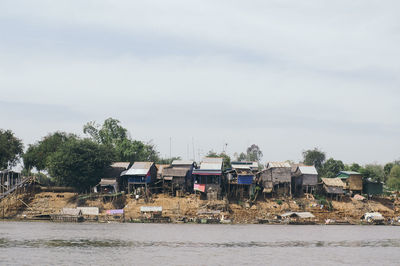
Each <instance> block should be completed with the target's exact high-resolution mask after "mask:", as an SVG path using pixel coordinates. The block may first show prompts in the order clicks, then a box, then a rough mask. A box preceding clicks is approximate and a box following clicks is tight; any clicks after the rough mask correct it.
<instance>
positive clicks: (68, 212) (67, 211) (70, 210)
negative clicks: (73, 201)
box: [61, 208, 82, 216]
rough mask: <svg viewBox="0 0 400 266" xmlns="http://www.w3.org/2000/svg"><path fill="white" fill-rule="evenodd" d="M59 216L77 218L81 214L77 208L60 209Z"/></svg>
mask: <svg viewBox="0 0 400 266" xmlns="http://www.w3.org/2000/svg"><path fill="white" fill-rule="evenodd" d="M61 214H64V215H74V216H78V215H82V212H81V210H79V209H77V208H62V210H61Z"/></svg>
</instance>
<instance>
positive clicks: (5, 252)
mask: <svg viewBox="0 0 400 266" xmlns="http://www.w3.org/2000/svg"><path fill="white" fill-rule="evenodd" d="M0 262H1V263H0V264H1V265H71V264H74V265H345V264H352V265H375V264H379V265H399V263H400V227H394V226H346V225H342V226H334V225H329V226H325V225H310V226H301V225H201V224H129V223H125V224H99V223H81V224H73V223H50V222H0Z"/></svg>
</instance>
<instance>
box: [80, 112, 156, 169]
mask: <svg viewBox="0 0 400 266" xmlns="http://www.w3.org/2000/svg"><path fill="white" fill-rule="evenodd" d="M83 132H84V133H85V134H88V135H89V136H90V138H91V139H92V140H93V141H95V142H97V143H99V144H104V145H107V146H108V147H109V148H110V149H113V150H114V151H115V155H116V158H115V160H117V161H129V162H135V161H152V162H157V161H158V160H159V159H160V158H159V155H158V152H157V150H156V147H155V145H154V144H152V143H151V142H149V143H144V142H142V141H139V140H132V139H131V138H130V136H129V134H128V130H127V129H125V128H124V127H122V126H121V125H120V121H119V120H117V119H113V118H108V119H106V120H105V121H104V123H103V125H102V126H100V125H98V124H96V122H94V121H92V122H89V123H87V124H86V125H85V126H84V127H83Z"/></svg>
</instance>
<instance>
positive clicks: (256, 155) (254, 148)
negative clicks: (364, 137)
mask: <svg viewBox="0 0 400 266" xmlns="http://www.w3.org/2000/svg"><path fill="white" fill-rule="evenodd" d="M246 153H247V159H248V160H249V161H251V162H259V161H260V160H261V158H262V157H263V153H262V151H261V150H260V147H258V145H256V144H253V145H251V146H250V147H248V148H247V150H246Z"/></svg>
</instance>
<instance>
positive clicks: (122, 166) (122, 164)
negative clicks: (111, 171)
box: [111, 162, 131, 169]
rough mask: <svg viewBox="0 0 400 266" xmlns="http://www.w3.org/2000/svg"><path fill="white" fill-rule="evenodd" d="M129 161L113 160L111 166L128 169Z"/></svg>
mask: <svg viewBox="0 0 400 266" xmlns="http://www.w3.org/2000/svg"><path fill="white" fill-rule="evenodd" d="M130 164H131V163H130V162H114V163H112V164H111V167H115V168H124V169H128V167H129V165H130Z"/></svg>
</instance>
